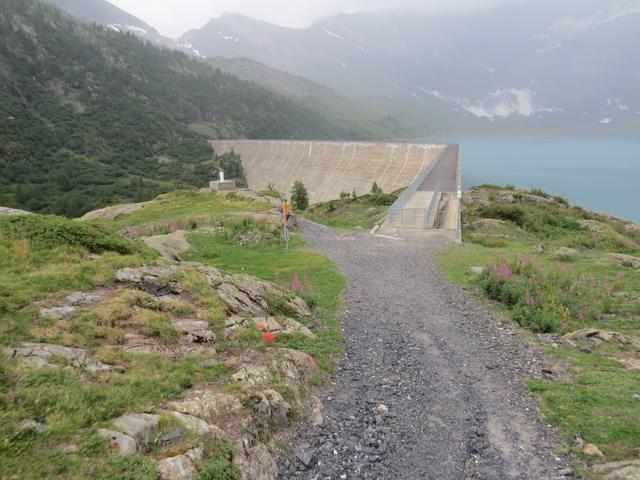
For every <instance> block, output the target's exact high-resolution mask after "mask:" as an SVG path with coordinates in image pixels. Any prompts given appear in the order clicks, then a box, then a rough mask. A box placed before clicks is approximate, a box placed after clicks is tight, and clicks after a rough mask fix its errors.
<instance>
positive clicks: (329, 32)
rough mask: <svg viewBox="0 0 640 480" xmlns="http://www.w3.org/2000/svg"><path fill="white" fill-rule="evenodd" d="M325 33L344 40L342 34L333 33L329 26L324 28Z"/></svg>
mask: <svg viewBox="0 0 640 480" xmlns="http://www.w3.org/2000/svg"><path fill="white" fill-rule="evenodd" d="M324 33H326V34H327V35H329V36H330V37H333V38H337V39H338V40H344V37H343V36H342V35H338V34H337V33H333V32H332V31H331V30H329V29H328V28H325V29H324Z"/></svg>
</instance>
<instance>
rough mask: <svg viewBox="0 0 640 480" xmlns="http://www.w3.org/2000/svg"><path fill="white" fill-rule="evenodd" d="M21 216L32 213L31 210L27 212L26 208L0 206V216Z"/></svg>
mask: <svg viewBox="0 0 640 480" xmlns="http://www.w3.org/2000/svg"><path fill="white" fill-rule="evenodd" d="M3 215H5V216H14V217H15V216H23V215H33V213H31V212H27V211H26V210H18V209H16V208H8V207H0V216H3Z"/></svg>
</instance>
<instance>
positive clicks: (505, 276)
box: [498, 265, 513, 280]
mask: <svg viewBox="0 0 640 480" xmlns="http://www.w3.org/2000/svg"><path fill="white" fill-rule="evenodd" d="M498 275H499V276H500V278H501V279H502V280H511V278H512V277H513V269H512V268H511V265H501V266H500V271H499V272H498Z"/></svg>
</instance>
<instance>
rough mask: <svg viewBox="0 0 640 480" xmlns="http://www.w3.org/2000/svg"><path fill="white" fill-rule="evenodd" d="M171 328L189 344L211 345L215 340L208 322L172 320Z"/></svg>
mask: <svg viewBox="0 0 640 480" xmlns="http://www.w3.org/2000/svg"><path fill="white" fill-rule="evenodd" d="M171 326H172V327H173V328H174V329H175V330H176V331H177V332H179V333H181V334H182V335H183V336H184V339H185V340H186V341H187V342H189V343H213V342H215V340H216V334H215V333H213V331H212V330H211V329H210V327H209V322H205V321H203V320H174V321H172V322H171Z"/></svg>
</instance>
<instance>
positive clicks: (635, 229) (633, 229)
mask: <svg viewBox="0 0 640 480" xmlns="http://www.w3.org/2000/svg"><path fill="white" fill-rule="evenodd" d="M624 230H625V231H626V232H629V233H640V225H636V224H635V223H627V224H626V225H625V226H624Z"/></svg>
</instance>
